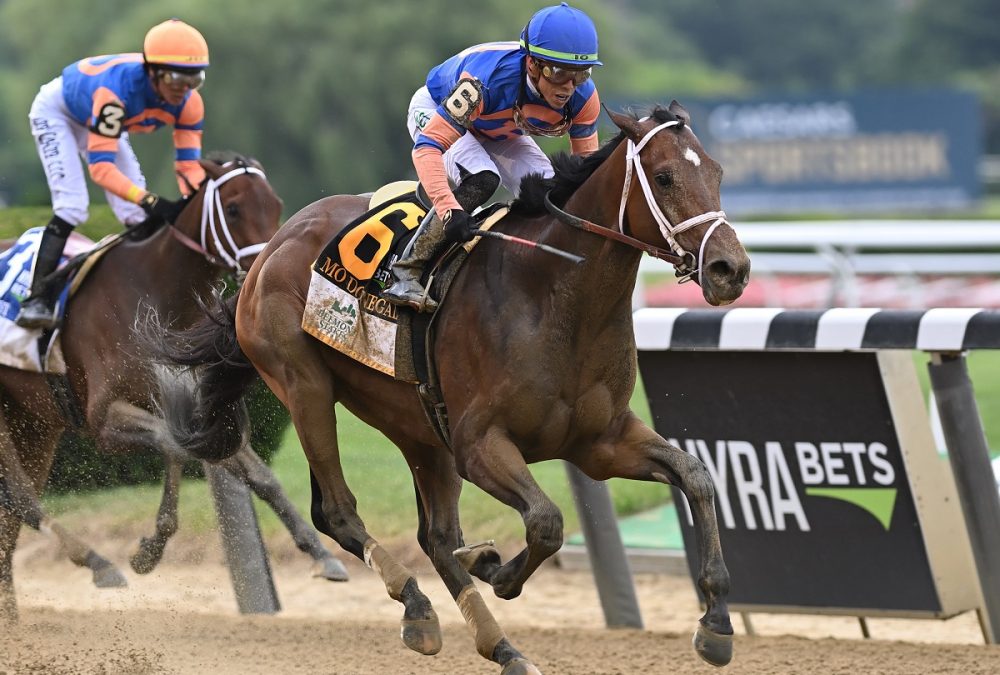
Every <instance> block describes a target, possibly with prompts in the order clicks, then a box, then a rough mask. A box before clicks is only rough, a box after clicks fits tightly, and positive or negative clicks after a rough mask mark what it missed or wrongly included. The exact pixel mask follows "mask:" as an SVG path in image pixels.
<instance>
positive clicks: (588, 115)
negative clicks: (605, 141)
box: [569, 89, 601, 155]
mask: <svg viewBox="0 0 1000 675" xmlns="http://www.w3.org/2000/svg"><path fill="white" fill-rule="evenodd" d="M600 116H601V99H600V97H599V96H598V95H597V89H594V91H593V92H592V93H591V95H590V97H589V98H588V99H587V101H586V102H585V103H584V104H583V107H581V108H580V111H579V112H577V113H576V114H575V115H574V116H573V124H572V125H570V128H569V146H570V150H571V152H572V153H573V154H574V155H589V154H590V153H592V152H594V151H595V150H597V148H598V147H599V145H600V143H599V142H598V138H597V120H598V118H599V117H600Z"/></svg>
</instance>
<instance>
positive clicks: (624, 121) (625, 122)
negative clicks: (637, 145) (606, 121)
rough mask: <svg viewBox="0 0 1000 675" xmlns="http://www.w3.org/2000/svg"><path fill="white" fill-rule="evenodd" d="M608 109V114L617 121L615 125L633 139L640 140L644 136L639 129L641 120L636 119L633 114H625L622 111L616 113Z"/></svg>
mask: <svg viewBox="0 0 1000 675" xmlns="http://www.w3.org/2000/svg"><path fill="white" fill-rule="evenodd" d="M605 110H607V113H608V116H609V117H610V118H611V121H612V122H614V123H615V126H616V127H618V128H619V129H621V130H622V131H624V132H625V134H626V135H627V136H628V137H629V138H631V139H632V140H633V141H637V140H639V138H640V137H641V136H642V132H641V131H639V120H637V119H635V118H634V117H632V116H631V115H624V114H622V113H616V112H614V111H612V110H608V109H607V108H605Z"/></svg>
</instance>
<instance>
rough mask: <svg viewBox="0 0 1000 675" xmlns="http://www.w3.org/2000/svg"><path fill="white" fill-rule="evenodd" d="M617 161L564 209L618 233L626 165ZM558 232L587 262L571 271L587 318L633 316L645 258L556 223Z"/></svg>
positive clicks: (612, 159) (605, 167) (595, 175)
mask: <svg viewBox="0 0 1000 675" xmlns="http://www.w3.org/2000/svg"><path fill="white" fill-rule="evenodd" d="M615 159H616V156H614V155H613V156H612V157H610V158H608V160H607V161H605V162H604V163H603V164H602V165H601V166H600V167H598V168H597V170H595V171H594V173H593V174H592V175H591V176H590V177H589V178H588V179H587V180H586V181H585V182H584V183H583V184H582V185H581V186H580V187H579V188H577V190H576V191H575V192H574V193H573V195H571V196H570V198H569V199H568V200H567V202H566V206H565V210H566V211H567V212H568V213H571V214H573V215H575V216H578V217H580V218H583V219H585V220H589V221H590V222H592V223H596V224H598V225H600V226H602V227H605V228H608V229H610V230H617V229H618V204H619V200H620V196H621V189H622V188H621V184H622V179H621V178H620V176H621V171H622V169H621V168H620V167H621V163H616V162H615ZM553 227H555V228H562V231H561V232H560V233H559V235H558V236H559V239H560V240H561V241H564V242H566V241H567V240H568V242H569V243H568V244H567V246H568V247H571V249H570V250H573V251H574V252H576V253H578V255H582V256H584V257H585V258H586V260H585V261H584V262H583V263H582V264H580V265H577V266H572V267H571V269H570V270H569V271H568V273H569V274H571V275H572V276H571V278H572V281H573V284H572V287H571V289H569V291H568V292H570V293H572V294H573V295H574V296H575V297H577V298H585V299H586V306H587V311H586V315H590V316H593V317H595V318H596V317H598V316H615V317H616V318H615V320H617V317H618V316H620V314H621V312H622V311H623V310H624V311H628V312H631V307H632V290H633V288H634V287H635V280H636V275H637V273H638V270H639V260H640V258H641V257H642V253H641V252H640V251H639V250H638V249H635V248H632V247H631V246H628V245H626V244H623V243H620V242H616V241H612V240H610V239H606V238H604V237H602V236H600V235H599V234H594V233H591V232H584V231H581V230H578V229H576V228H574V227H572V226H570V225H567V224H565V223H561V222H559V221H557V220H555V219H553Z"/></svg>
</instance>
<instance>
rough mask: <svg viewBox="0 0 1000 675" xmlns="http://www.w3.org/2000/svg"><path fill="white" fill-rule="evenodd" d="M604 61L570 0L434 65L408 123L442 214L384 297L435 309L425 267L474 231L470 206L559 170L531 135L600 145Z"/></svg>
mask: <svg viewBox="0 0 1000 675" xmlns="http://www.w3.org/2000/svg"><path fill="white" fill-rule="evenodd" d="M600 65H603V64H602V63H601V62H600V61H599V60H598V59H597V30H596V29H595V28H594V23H593V22H592V21H591V20H590V17H588V16H587V15H586V14H584V13H583V12H581V11H580V10H578V9H575V8H573V7H570V6H569V5H567V4H566V3H565V2H564V3H562V4H560V5H556V6H552V7H546V8H544V9H542V10H540V11H538V12H537V13H535V15H534V16H532V17H531V19H530V20H529V21H528V24H527V25H526V26H525V27H524V30H523V31H522V32H521V40H520V42H519V43H518V42H490V43H487V44H481V45H476V46H474V47H470V48H468V49H466V50H465V51H462V52H460V53H458V54H457V55H455V56H453V57H451V58H450V59H448V60H447V61H445V62H444V63H442V64H441V65H439V66H437V67H435V68H433V69H432V70H431V71H430V74H429V75H428V76H427V84H426V86H423V87H421V88H420V89H418V90H417V92H416V93H415V94H414V95H413V98H412V100H411V101H410V108H409V111H408V118H407V127H408V129H409V131H410V135H411V136H412V137H413V140H414V146H413V165H414V167H415V168H416V170H417V177H418V178H419V179H420V183H421V185H422V186H423V187H424V189H425V190H426V191H427V194H428V195H429V196H430V198H431V201H432V202H433V205H434V208H433V212H434V213H435V214H436V216H437V217H431V218H429V219H425V221H424V223H423V224H422V225H421V227H420V229H419V230H418V231H417V233H416V234H415V235H414V237H413V239H412V240H411V243H410V245H409V247H408V248H407V250H406V251H405V252H404V254H403V257H402V258H401V259H400V260H398V261H396V263H395V264H394V265H393V268H392V269H393V274H394V275H395V277H396V279H397V281H396V283H395V284H393V285H392V286H391V287H389V289H387V290H386V291H385V293H384V297H386V298H387V299H388V300H390V301H392V302H394V303H396V304H401V305H409V306H411V307H414V308H417V309H420V310H427V311H431V310H433V309H434V308H435V306H436V303H435V302H434V301H433V300H432V299H431V298H429V297H427V296H426V293H425V292H424V288H423V286H422V285H421V284H420V272H421V270H422V268H423V266H424V264H425V263H426V262H427V261H428V260H429V259H430V258H432V257H433V256H434V254H435V253H436V252H437V251H438V249H439V247H440V246H441V244H442V243H443V242H444V241H446V240H447V241H456V242H462V241H469V240H470V239H472V237H473V235H472V231H473V221H472V217H471V216H470V215H469V211H472V210H473V209H475V208H476V207H477V206H480V205H481V204H483V203H485V202H486V200H487V199H489V198H490V196H492V195H493V193H494V191H496V189H497V187H498V186H499V185H501V184H502V185H503V186H504V187H505V188H507V189H508V190H509V191H510V192H511V193H512V194H514V195H515V196H516V195H517V193H518V190H519V188H520V184H521V179H522V178H524V177H525V176H526V175H528V174H530V173H538V174H542V175H544V176H546V177H551V176H552V175H553V170H552V164H551V162H550V161H549V158H548V157H547V156H546V155H545V153H544V152H542V150H541V148H539V147H538V145H537V144H536V143H535V141H534V140H533V139H532V138H530V136H531V135H538V136H563V135H565V134H567V133H568V134H569V137H570V146H571V150H572V152H573V154H577V155H584V154H589V153H591V152H593V151H594V150H596V149H597V147H598V141H597V118H598V116H599V114H600V109H601V105H600V100H599V98H598V96H597V89H596V88H595V87H594V82H593V80H591V79H590V75H591V69H592V67H593V66H600ZM449 178H450V179H451V180H452V182H453V183H454V184H455V185H456V186H457V187H456V189H455V191H454V192H452V190H451V188H450V187H449V183H448V179H449Z"/></svg>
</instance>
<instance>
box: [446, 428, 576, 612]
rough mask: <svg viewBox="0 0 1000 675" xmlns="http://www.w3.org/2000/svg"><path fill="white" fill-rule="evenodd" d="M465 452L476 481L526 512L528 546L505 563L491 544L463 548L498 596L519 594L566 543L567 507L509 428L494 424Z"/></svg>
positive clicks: (469, 564) (464, 556)
mask: <svg viewBox="0 0 1000 675" xmlns="http://www.w3.org/2000/svg"><path fill="white" fill-rule="evenodd" d="M463 457H465V458H466V459H465V465H464V468H465V472H466V474H465V475H466V476H467V478H468V479H469V480H470V481H472V482H473V483H474V484H476V485H477V486H479V487H480V488H482V489H483V490H485V491H486V492H488V493H489V494H490V495H492V496H493V497H495V498H496V499H498V500H500V501H501V502H503V503H504V504H506V505H507V506H510V507H511V508H513V509H515V510H517V512H518V513H520V514H521V518H522V519H523V520H524V537H525V541H526V543H527V546H526V547H525V548H524V549H523V550H522V551H521V552H520V553H518V554H517V555H516V556H515V557H514V558H513V559H511V560H510V561H508V562H507V563H506V564H505V565H502V566H501V565H499V555H497V554H496V553H495V551H494V550H492V547H491V546H486V547H467V548H465V549H462V550H460V551H459V552H457V553H458V555H459V557H460V559H463V560H465V562H466V565H467V568H468V569H469V571H470V572H472V573H473V574H475V575H476V576H478V577H479V578H480V579H483V581H486V582H488V583H489V584H490V585H491V586H493V592H494V593H496V595H497V596H498V597H501V598H505V599H508V600H509V599H511V598H516V597H517V596H518V595H520V594H521V589H522V587H523V586H524V582H525V581H527V580H528V577H530V576H531V575H532V574H533V573H534V571H535V570H536V569H538V566H539V565H541V564H542V562H544V561H545V560H546V559H547V558H549V557H550V556H551V555H552V554H554V553H555V552H556V551H558V550H559V548H560V547H561V546H562V542H563V518H562V513H561V512H560V511H559V507H557V506H556V505H555V504H554V503H553V502H552V500H551V499H549V498H548V497H547V496H546V495H545V493H544V492H542V489H541V487H539V485H538V483H536V482H535V478H534V476H532V475H531V472H530V471H529V470H528V465H527V464H525V462H524V458H523V457H522V456H521V452H520V450H519V449H518V448H517V446H516V445H514V444H513V443H512V442H511V441H510V439H509V438H507V435H506V434H505V433H503V432H501V431H499V430H497V429H495V428H494V429H490V430H489V431H488V432H487V433H486V434H485V435H484V436H483V438H482V439H480V440H479V441H477V443H476V447H475V448H474V449H473V450H472V451H471V452H464V453H463Z"/></svg>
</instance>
